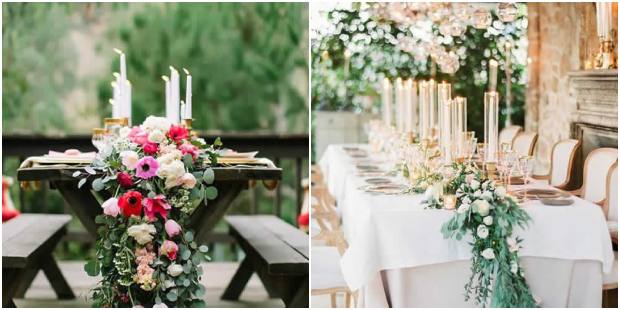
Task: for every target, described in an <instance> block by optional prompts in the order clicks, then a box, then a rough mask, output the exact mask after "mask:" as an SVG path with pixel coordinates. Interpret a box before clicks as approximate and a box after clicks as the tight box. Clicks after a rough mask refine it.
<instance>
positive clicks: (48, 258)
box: [2, 214, 75, 308]
mask: <svg viewBox="0 0 620 310" xmlns="http://www.w3.org/2000/svg"><path fill="white" fill-rule="evenodd" d="M70 220H71V216H69V215H64V214H63V215H56V214H54V215H52V214H22V215H20V216H18V217H16V218H14V219H12V220H9V221H8V222H6V223H3V224H2V307H3V308H7V307H15V303H14V301H13V299H14V298H20V297H24V294H25V293H26V291H27V290H28V288H29V287H30V284H31V283H32V281H33V280H34V278H35V276H36V275H37V273H38V272H39V270H43V272H44V273H45V276H46V277H47V279H48V280H49V281H50V284H51V285H52V288H53V289H54V291H55V292H56V296H58V298H59V299H72V298H75V295H74V294H73V291H72V290H71V287H69V284H68V283H67V281H66V280H65V278H64V277H63V275H62V273H61V272H60V269H59V268H58V264H56V260H54V257H53V256H52V251H53V250H54V248H55V247H56V244H58V242H59V241H60V239H61V238H62V236H63V235H64V234H65V233H66V228H65V226H66V225H67V223H69V221H70Z"/></svg>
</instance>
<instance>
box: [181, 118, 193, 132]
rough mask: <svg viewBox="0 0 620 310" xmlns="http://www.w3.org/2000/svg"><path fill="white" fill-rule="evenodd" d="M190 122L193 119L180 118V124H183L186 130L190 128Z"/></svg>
mask: <svg viewBox="0 0 620 310" xmlns="http://www.w3.org/2000/svg"><path fill="white" fill-rule="evenodd" d="M192 122H193V119H191V118H184V119H182V120H181V125H183V127H185V128H186V129H187V130H192Z"/></svg>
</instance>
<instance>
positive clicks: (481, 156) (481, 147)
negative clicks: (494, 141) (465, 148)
mask: <svg viewBox="0 0 620 310" xmlns="http://www.w3.org/2000/svg"><path fill="white" fill-rule="evenodd" d="M477 147H478V148H477V150H476V152H477V153H478V157H479V160H480V161H481V162H484V149H485V148H486V147H487V145H486V143H478V144H477Z"/></svg>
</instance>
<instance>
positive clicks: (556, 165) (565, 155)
mask: <svg viewBox="0 0 620 310" xmlns="http://www.w3.org/2000/svg"><path fill="white" fill-rule="evenodd" d="M580 145H581V141H579V140H575V139H567V140H562V141H558V142H557V143H556V144H555V145H554V146H553V149H552V150H551V171H550V172H549V184H550V185H552V186H555V187H558V188H564V187H565V186H566V185H568V182H569V181H570V176H571V170H572V169H573V160H574V159H575V155H577V150H578V149H579V146H580Z"/></svg>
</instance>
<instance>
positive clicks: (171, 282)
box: [164, 280, 176, 289]
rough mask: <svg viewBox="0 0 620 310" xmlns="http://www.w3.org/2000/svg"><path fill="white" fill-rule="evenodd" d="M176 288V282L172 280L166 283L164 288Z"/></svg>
mask: <svg viewBox="0 0 620 310" xmlns="http://www.w3.org/2000/svg"><path fill="white" fill-rule="evenodd" d="M175 286H176V284H174V281H172V280H166V281H164V287H165V288H167V289H168V288H171V287H175Z"/></svg>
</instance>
